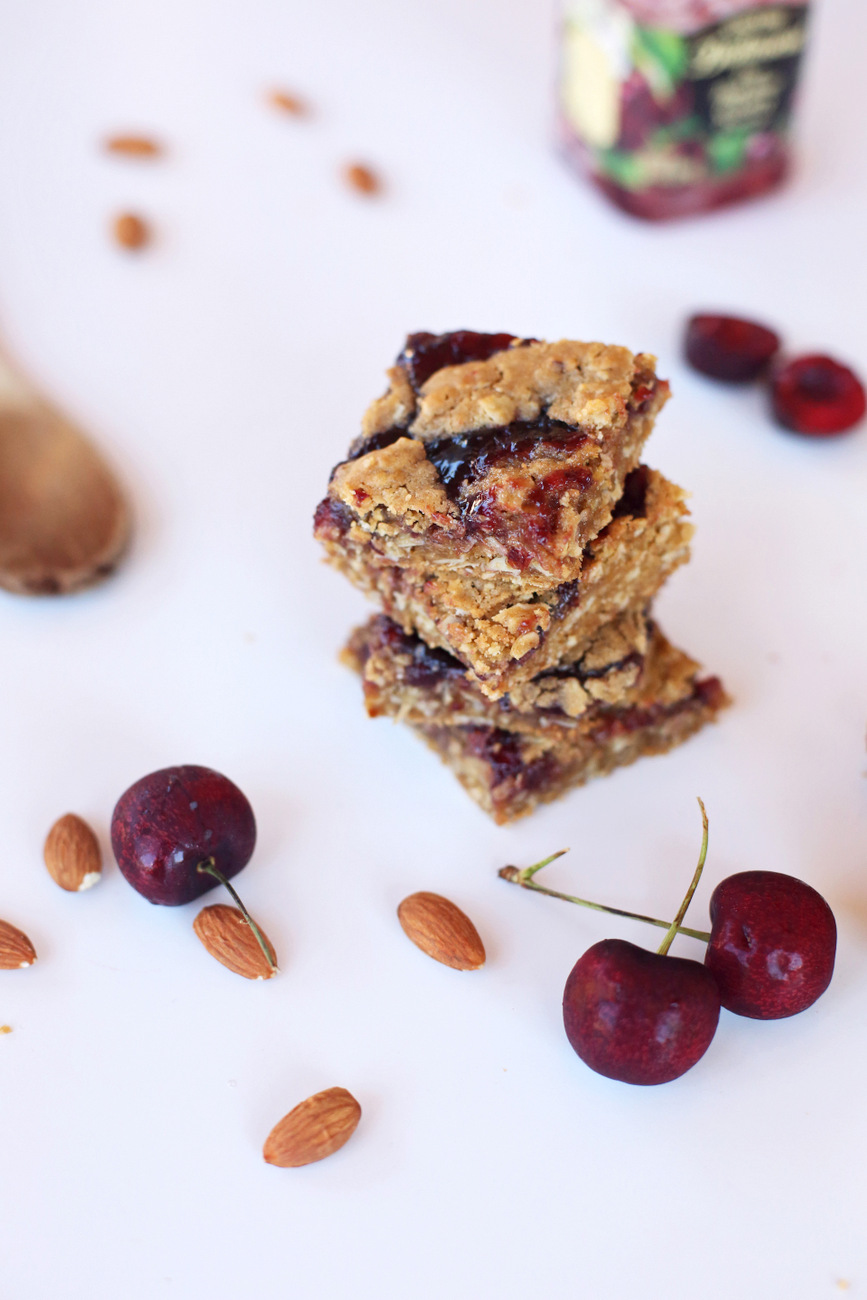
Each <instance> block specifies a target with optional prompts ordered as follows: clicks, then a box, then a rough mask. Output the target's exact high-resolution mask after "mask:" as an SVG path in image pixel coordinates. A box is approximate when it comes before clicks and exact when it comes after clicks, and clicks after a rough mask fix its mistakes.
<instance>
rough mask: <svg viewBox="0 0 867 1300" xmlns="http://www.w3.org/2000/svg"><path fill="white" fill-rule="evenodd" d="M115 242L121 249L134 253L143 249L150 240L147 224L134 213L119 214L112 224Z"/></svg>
mask: <svg viewBox="0 0 867 1300" xmlns="http://www.w3.org/2000/svg"><path fill="white" fill-rule="evenodd" d="M112 229H113V231H114V238H115V241H116V242H117V243H118V244H120V246H121V247H122V248H128V249H130V250H131V251H132V252H135V251H136V250H137V249H139V248H144V247H145V246H146V245H147V244H149V243H150V240H151V231H150V227H149V226H148V224H147V222H146V221H144V220H143V219H142V218H141V217H139V216H137V215H136V214H135V213H134V212H121V213H120V215H119V216H117V217H115V219H114V221H113V222H112Z"/></svg>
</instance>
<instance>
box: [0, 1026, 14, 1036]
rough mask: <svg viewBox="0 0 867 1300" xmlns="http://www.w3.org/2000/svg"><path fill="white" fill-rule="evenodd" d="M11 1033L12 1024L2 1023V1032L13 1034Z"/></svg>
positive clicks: (0, 1032) (0, 1028)
mask: <svg viewBox="0 0 867 1300" xmlns="http://www.w3.org/2000/svg"><path fill="white" fill-rule="evenodd" d="M11 1033H12V1026H11V1025H0V1034H11Z"/></svg>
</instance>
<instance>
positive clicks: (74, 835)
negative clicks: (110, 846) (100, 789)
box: [43, 813, 102, 894]
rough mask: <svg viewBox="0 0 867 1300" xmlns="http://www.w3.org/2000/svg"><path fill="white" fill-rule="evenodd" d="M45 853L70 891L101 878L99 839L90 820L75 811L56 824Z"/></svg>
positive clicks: (48, 864) (87, 886)
mask: <svg viewBox="0 0 867 1300" xmlns="http://www.w3.org/2000/svg"><path fill="white" fill-rule="evenodd" d="M43 854H44V857H45V865H46V867H47V868H48V870H49V872H50V873H51V876H52V877H53V879H54V880H56V881H57V883H58V885H59V886H60V888H61V889H68V890H69V892H70V893H73V894H74V893H80V892H81V890H82V889H90V887H91V886H92V885H95V884H96V883H97V881H98V880H100V879H101V877H102V854H101V853H100V850H99V842H98V840H97V838H96V836H95V835H94V833H93V831H92V830H91V829H90V827H89V826H88V824H87V822H86V821H84V820H83V818H81V817H79V816H77V815H76V814H75V813H66V814H65V815H64V816H63V817H60V818H59V819H58V820H57V821H56V822H55V823H54V825H53V826H52V828H51V830H50V831H49V832H48V838H47V839H46V841H45V848H44V850H43Z"/></svg>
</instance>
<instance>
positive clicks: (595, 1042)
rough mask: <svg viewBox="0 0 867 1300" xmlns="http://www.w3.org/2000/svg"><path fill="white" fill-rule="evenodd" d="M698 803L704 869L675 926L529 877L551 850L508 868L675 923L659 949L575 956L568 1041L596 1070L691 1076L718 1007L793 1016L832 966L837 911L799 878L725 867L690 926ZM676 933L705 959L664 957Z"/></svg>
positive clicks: (626, 1077) (616, 948)
mask: <svg viewBox="0 0 867 1300" xmlns="http://www.w3.org/2000/svg"><path fill="white" fill-rule="evenodd" d="M699 805H700V807H701V815H702V826H703V835H702V847H701V853H700V855H699V861H698V866H697V867H696V871H695V875H694V876H693V879H692V882H691V884H690V887H689V889H688V890H687V893H686V896H685V898H684V900H683V902H682V903H681V906H680V910H679V911H678V914H677V916H676V917H675V919H674V920H673V921H672V922H671V924H670V925H668V924H667V923H666V922H665V921H659V920H657V919H656V918H655V917H649V916H638V915H637V914H636V913H634V912H625V911H622V910H621V909H620V908H612V907H603V906H601V905H600V904H598V903H591V902H588V900H587V899H583V898H575V897H573V896H572V895H568V894H560V893H558V892H557V891H555V890H550V889H546V888H544V887H543V886H542V885H539V884H538V883H537V882H536V881H535V880H534V879H533V877H534V876H535V874H536V872H538V871H539V870H540V869H541V868H542V867H543V866H546V865H547V864H548V863H549V862H551V861H553V858H546V859H545V861H544V862H540V863H537V864H536V866H534V867H527V868H525V869H524V870H523V871H519V870H518V869H517V868H516V867H503V869H502V870H501V872H500V875H501V876H502V877H503V878H504V879H506V880H510V881H512V882H513V883H515V884H519V885H522V886H523V887H524V888H525V889H534V890H536V891H538V892H539V893H543V894H549V895H552V896H553V897H555V898H563V899H566V901H568V902H571V903H580V904H581V905H582V906H584V907H592V908H594V909H596V910H597V911H604V912H613V913H614V914H615V915H618V916H628V917H633V918H634V919H636V920H641V921H647V922H649V923H650V924H651V925H658V926H662V927H664V928H666V929H667V933H666V935H665V938H664V939H663V941H662V944H661V945H660V948H659V950H658V951H657V952H649V951H648V950H647V949H645V948H639V947H637V946H636V945H635V944H632V943H627V942H626V941H625V940H622V939H603V940H602V941H601V943H596V944H594V945H593V947H592V948H588V950H587V952H585V953H584V955H583V957H581V958H579V960H578V961H577V962H576V964H575V966H574V967H573V968H572V971H571V973H570V975H569V978H568V980H567V981H566V989H565V992H564V995H563V1020H564V1024H565V1027H566V1035H567V1037H568V1039H569V1042H570V1043H571V1044H572V1046H573V1047H574V1049H575V1051H576V1052H577V1053H578V1055H579V1056H580V1057H581V1059H582V1060H583V1061H585V1062H586V1064H587V1065H589V1066H590V1068H591V1069H593V1070H595V1071H596V1072H597V1073H598V1074H604V1075H606V1076H607V1077H608V1078H610V1079H619V1080H621V1081H622V1082H623V1083H637V1084H655V1083H668V1082H670V1081H671V1080H672V1079H677V1078H678V1077H679V1076H680V1075H682V1074H685V1073H686V1071H687V1070H689V1069H691V1068H692V1066H694V1065H695V1064H696V1062H697V1061H698V1060H700V1059H701V1057H702V1056H704V1054H705V1052H706V1051H707V1049H708V1047H709V1046H710V1044H711V1040H712V1039H713V1036H714V1034H715V1033H716V1029H717V1024H718V1022H719V1016H720V1008H721V1007H725V1008H726V1009H727V1010H728V1011H733V1012H734V1013H735V1014H736V1015H739V1016H749V1017H751V1018H752V1019H755V1020H778V1019H781V1018H782V1017H784V1016H793V1015H796V1014H797V1013H798V1012H799V1011H804V1010H806V1008H807V1007H809V1006H812V1004H813V1003H814V1002H815V1001H816V999H817V998H818V997H820V996H821V994H822V993H824V991H825V989H826V988H827V987H828V985H829V984H830V982H831V976H832V974H833V972H834V957H835V953H836V948H837V926H836V923H835V921H834V914H833V912H832V911H831V909H830V907H829V906H828V904H827V903H826V902H825V900H824V898H823V897H822V896H821V894H819V893H817V891H816V890H815V889H813V888H812V887H811V886H810V885H807V884H805V883H804V882H803V881H802V880H796V879H795V877H794V876H787V875H783V874H782V873H780V872H776V871H742V872H739V873H738V874H737V875H733V876H728V877H727V878H726V879H725V880H723V881H721V882H720V884H718V885H717V887H716V889H715V890H714V892H713V894H712V895H711V900H710V920H711V928H710V931H709V932H708V931H701V930H690V929H687V928H686V927H684V926H682V924H681V923H682V921H683V918H684V916H685V915H686V909H687V908H688V906H689V903H690V900H691V899H692V896H693V894H694V892H695V889H696V886H697V885H698V882H699V879H700V877H701V873H702V869H703V867H704V862H705V858H706V856H707V838H708V825H707V815H706V813H705V810H704V805H703V804H702V803H701V800H699ZM559 856H560V854H559V853H556V854H554V855H553V857H554V858H557V857H559ZM678 933H681V934H687V935H690V936H692V937H693V938H696V939H703V940H704V941H705V942H706V943H707V952H706V954H705V959H704V964H702V963H700V962H697V961H690V960H688V959H686V958H683V957H669V956H668V950H669V948H670V946H671V943H672V941H673V940H674V937H675V935H676V934H678Z"/></svg>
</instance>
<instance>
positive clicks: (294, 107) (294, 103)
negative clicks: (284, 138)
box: [268, 90, 308, 117]
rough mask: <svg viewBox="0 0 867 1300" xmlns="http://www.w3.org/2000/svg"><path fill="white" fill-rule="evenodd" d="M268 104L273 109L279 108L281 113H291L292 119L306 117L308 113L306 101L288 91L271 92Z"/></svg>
mask: <svg viewBox="0 0 867 1300" xmlns="http://www.w3.org/2000/svg"><path fill="white" fill-rule="evenodd" d="M268 103H269V104H270V105H271V107H272V108H279V110H280V112H281V113H289V114H290V116H292V117H304V116H305V115H306V113H307V112H308V109H307V104H306V103H305V102H304V100H303V99H301V98H300V97H299V96H298V95H292V94H290V93H289V91H288V90H270V91H269V92H268Z"/></svg>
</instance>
